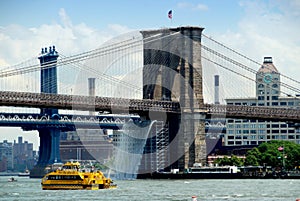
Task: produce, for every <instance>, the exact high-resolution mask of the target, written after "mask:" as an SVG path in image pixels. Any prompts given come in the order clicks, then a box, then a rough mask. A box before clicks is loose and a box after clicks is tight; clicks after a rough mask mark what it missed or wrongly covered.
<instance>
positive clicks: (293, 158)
mask: <svg viewBox="0 0 300 201" xmlns="http://www.w3.org/2000/svg"><path fill="white" fill-rule="evenodd" d="M215 163H216V164H218V165H235V166H271V167H273V168H280V169H285V170H294V169H295V168H296V169H300V145H299V144H296V143H294V142H290V141H284V140H273V141H269V142H264V143H262V144H260V145H259V146H258V147H255V148H253V149H251V150H249V151H248V152H247V153H246V158H245V159H242V158H238V157H237V156H235V155H232V156H231V157H224V158H219V159H217V160H216V161H215Z"/></svg>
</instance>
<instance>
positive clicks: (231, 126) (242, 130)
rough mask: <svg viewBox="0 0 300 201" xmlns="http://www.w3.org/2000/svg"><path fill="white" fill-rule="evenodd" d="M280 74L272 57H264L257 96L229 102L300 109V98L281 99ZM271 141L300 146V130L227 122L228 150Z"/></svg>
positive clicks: (252, 122)
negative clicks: (293, 143)
mask: <svg viewBox="0 0 300 201" xmlns="http://www.w3.org/2000/svg"><path fill="white" fill-rule="evenodd" d="M280 87H281V82H280V73H279V72H278V70H277V69H276V67H275V66H274V64H273V61H272V57H264V62H263V65H262V66H261V67H260V69H259V70H258V71H257V73H256V96H255V97H253V98H244V99H243V98H239V99H226V103H227V104H228V105H249V106H274V107H293V108H300V97H299V95H296V96H295V97H292V96H281V94H280ZM270 140H290V141H294V142H296V143H298V144H300V129H299V128H297V127H295V125H293V124H288V123H287V122H274V121H273V122H272V121H265V120H248V119H226V134H225V137H224V142H225V144H224V145H225V146H243V145H259V144H261V143H262V142H266V141H270Z"/></svg>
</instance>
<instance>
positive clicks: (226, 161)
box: [215, 155, 244, 166]
mask: <svg viewBox="0 0 300 201" xmlns="http://www.w3.org/2000/svg"><path fill="white" fill-rule="evenodd" d="M215 164H218V165H221V166H224V165H235V166H242V165H243V164H244V161H243V159H241V158H238V157H237V156H235V155H232V156H231V157H230V158H229V157H227V156H225V157H224V158H218V159H217V160H216V161H215Z"/></svg>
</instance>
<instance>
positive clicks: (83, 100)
mask: <svg viewBox="0 0 300 201" xmlns="http://www.w3.org/2000/svg"><path fill="white" fill-rule="evenodd" d="M202 31H203V28H200V27H177V28H163V29H157V30H142V31H137V32H134V33H128V34H125V35H122V36H120V37H118V38H117V39H114V40H111V41H109V42H108V43H107V44H104V45H102V46H101V47H99V48H97V49H94V50H90V51H87V52H83V53H80V54H76V55H71V56H65V55H64V54H63V53H61V52H59V50H58V49H56V47H55V46H50V47H49V48H42V51H41V53H40V55H39V56H38V58H33V59H30V60H27V61H25V62H23V63H21V64H19V65H15V66H10V67H6V68H1V71H0V100H1V101H0V104H1V106H2V109H1V112H0V126H8V127H21V128H22V129H23V130H24V131H30V130H37V131H38V133H39V138H40V150H39V153H40V154H39V160H38V164H37V166H36V175H37V176H38V175H39V174H42V173H43V168H45V167H46V166H47V165H49V164H53V163H55V162H60V153H59V144H60V133H61V132H66V131H75V130H76V129H112V130H124V129H127V130H129V132H128V133H130V134H129V136H130V137H131V138H134V139H136V140H135V141H132V142H134V144H133V145H131V146H133V147H136V148H135V151H134V152H135V153H130V154H127V155H118V154H117V155H116V156H114V157H115V159H116V160H118V161H120V160H121V159H123V160H124V158H127V159H126V160H129V161H131V162H132V163H133V166H139V165H141V164H140V163H141V162H140V160H141V158H142V157H143V161H148V162H144V173H149V172H151V171H155V170H161V169H168V168H171V167H172V168H174V167H175V168H178V169H181V170H183V169H184V168H187V167H190V166H192V165H193V164H194V163H204V164H205V161H206V156H207V154H206V144H205V125H206V123H207V121H211V120H213V119H216V120H218V119H224V118H240V119H260V120H267V121H272V120H274V121H275V120H276V121H284V122H293V123H299V122H300V113H299V106H295V107H271V106H249V105H226V103H225V101H224V100H225V99H226V98H227V97H230V96H231V97H233V96H234V97H243V96H248V95H249V94H251V93H253V91H252V88H253V86H255V84H256V80H255V76H257V75H256V74H257V69H259V68H260V67H261V65H262V64H261V63H260V62H257V61H255V60H253V59H250V58H249V57H247V56H245V55H243V54H241V53H239V52H237V51H235V50H233V49H231V48H229V47H227V46H225V45H223V44H222V43H220V42H218V41H216V40H214V39H212V38H211V37H208V36H206V35H205V34H203V33H202ZM266 68H267V67H266ZM216 74H218V75H220V77H221V79H222V80H224V82H222V86H223V88H222V91H221V90H220V93H218V94H216V93H215V92H216V91H215V90H216V88H214V86H213V77H214V75H216ZM258 76H260V75H258ZM261 76H263V75H261ZM281 77H282V79H281V81H280V84H281V89H280V93H281V94H283V95H287V96H291V94H292V95H295V94H300V88H299V86H300V83H299V82H298V81H297V80H294V79H292V78H289V77H287V76H284V75H283V74H281ZM268 87H272V85H270V86H268ZM218 92H219V89H218ZM214 95H215V96H217V97H218V99H219V96H220V97H221V96H222V97H221V100H220V102H219V100H218V101H217V102H214V99H215V98H216V97H214ZM124 141H127V142H128V139H127V140H124ZM146 146H147V147H148V149H147V150H146V151H145V148H144V147H146ZM137 150H138V151H137ZM123 151H124V150H123ZM136 152H138V153H140V155H143V156H140V157H136V154H137V153H136ZM132 155H134V157H133V156H132ZM153 157H155V160H154V159H153ZM153 161H154V162H153ZM153 163H155V164H153ZM122 165H125V166H128V163H126V162H124V163H121V164H118V165H116V166H114V167H117V166H122ZM149 166H151V167H149ZM152 166H155V167H152ZM121 169H122V168H121ZM133 169H135V171H136V167H134V168H133ZM122 171H124V172H125V171H129V172H130V173H132V172H131V170H129V169H128V170H127V169H126V170H122Z"/></svg>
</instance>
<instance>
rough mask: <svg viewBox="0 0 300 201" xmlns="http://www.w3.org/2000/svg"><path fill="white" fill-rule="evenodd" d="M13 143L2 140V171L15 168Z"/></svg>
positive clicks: (0, 151) (0, 154)
mask: <svg viewBox="0 0 300 201" xmlns="http://www.w3.org/2000/svg"><path fill="white" fill-rule="evenodd" d="M13 159H14V154H13V143H11V142H8V141H7V140H3V142H0V172H3V171H7V170H13V169H14V160H13Z"/></svg>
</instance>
